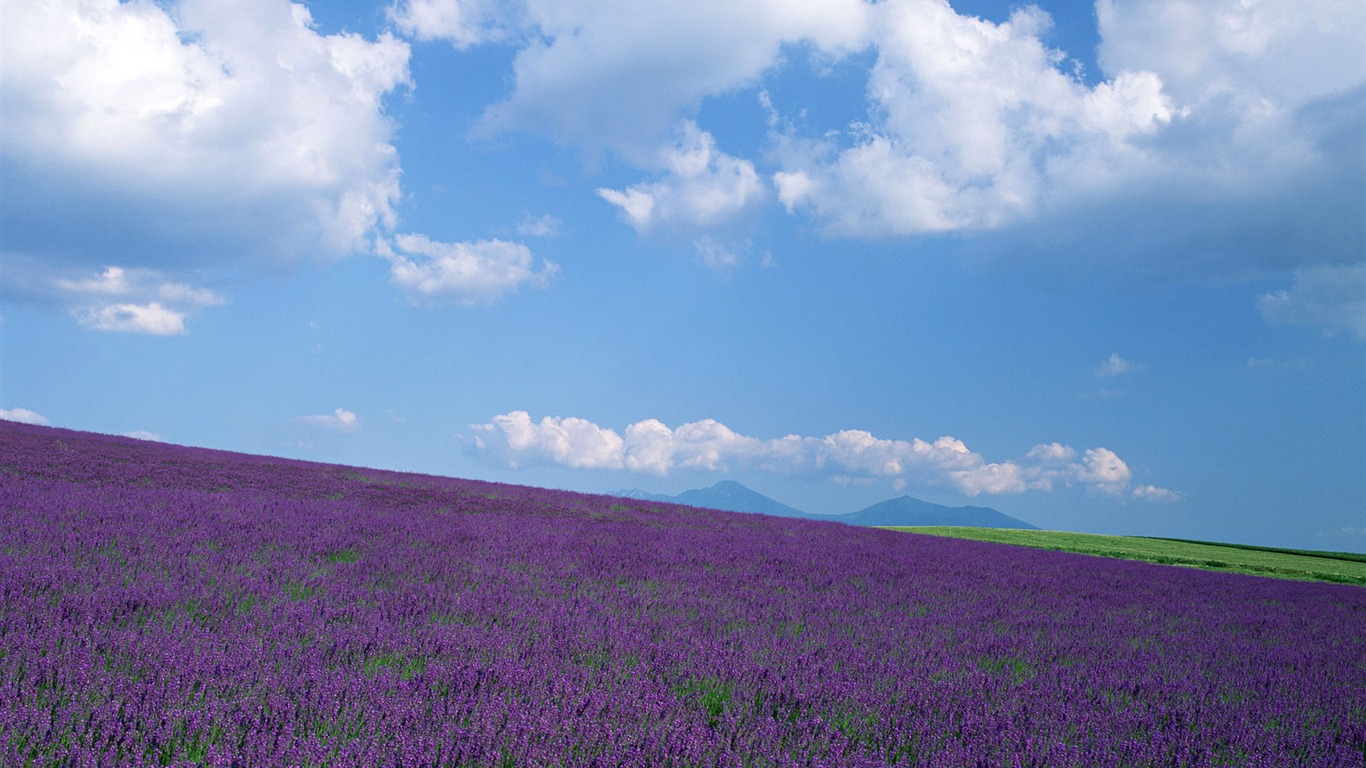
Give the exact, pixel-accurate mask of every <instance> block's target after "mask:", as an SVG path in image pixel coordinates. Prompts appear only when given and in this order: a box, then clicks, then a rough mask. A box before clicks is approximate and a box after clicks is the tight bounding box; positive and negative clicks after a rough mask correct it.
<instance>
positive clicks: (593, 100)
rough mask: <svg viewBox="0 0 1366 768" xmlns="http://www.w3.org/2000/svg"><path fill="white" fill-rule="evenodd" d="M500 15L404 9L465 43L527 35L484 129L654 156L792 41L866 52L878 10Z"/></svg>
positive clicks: (565, 7)
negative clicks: (715, 98)
mask: <svg viewBox="0 0 1366 768" xmlns="http://www.w3.org/2000/svg"><path fill="white" fill-rule="evenodd" d="M492 7H493V6H492V4H489V3H485V2H482V0H473V1H472V0H421V1H420V2H416V1H415V0H404V2H401V3H400V4H399V6H398V9H397V11H396V13H397V15H398V17H400V18H404V19H411V25H410V26H409V27H407V29H409V30H410V32H409V33H410V34H414V35H416V36H417V37H419V38H424V37H445V38H447V39H451V40H453V41H456V42H457V44H460V41H461V40H467V41H469V42H477V41H482V40H487V39H495V38H498V37H500V36H507V35H509V32H508V30H509V29H515V30H517V32H518V33H519V34H520V37H518V35H517V34H513V35H511V37H513V38H514V39H517V40H518V45H519V51H518V53H517V58H516V61H515V62H514V64H513V77H514V87H513V91H512V93H511V94H510V95H509V96H508V98H507V99H505V100H504V101H501V102H499V103H497V104H494V105H492V106H491V107H490V108H489V109H488V110H487V111H486V113H485V115H484V118H483V127H484V129H485V130H490V131H497V130H524V131H530V132H535V133H541V134H544V135H547V136H549V137H550V138H552V139H554V140H556V141H558V142H562V143H566V144H580V145H587V146H593V147H606V148H609V149H612V150H614V151H617V152H620V153H622V154H623V155H625V156H628V157H641V156H644V157H647V158H651V159H652V158H653V157H654V156H655V154H656V152H657V148H658V147H659V146H662V145H665V144H667V140H668V136H669V134H670V133H671V132H673V131H674V130H675V128H676V126H677V125H678V124H679V121H680V120H681V119H684V118H686V117H687V115H688V114H690V113H691V112H693V111H694V110H696V108H697V107H698V105H699V104H700V103H701V101H702V100H703V99H704V98H706V97H708V96H712V95H715V94H718V93H725V92H728V91H731V90H733V89H735V88H737V87H742V86H746V85H749V84H752V83H754V82H756V81H757V80H758V78H759V77H760V76H761V75H762V74H763V73H764V71H765V70H767V69H769V68H770V67H771V66H772V65H773V63H774V62H775V60H776V59H777V58H778V56H779V54H780V51H781V50H782V47H783V45H784V44H785V43H799V42H805V43H809V44H811V45H813V46H814V47H815V48H816V49H818V50H820V51H823V52H826V53H828V54H829V55H838V54H839V53H840V52H843V51H847V50H852V49H856V48H859V47H862V46H863V45H864V44H865V43H866V40H867V32H868V27H869V24H870V6H869V5H868V4H866V3H864V2H862V0H833V1H832V2H822V3H792V2H780V1H776V0H774V1H770V0H764V1H763V2H754V3H736V2H731V0H691V1H689V2H683V1H682V0H662V1H661V2H652V3H640V2H635V0H566V1H565V2H556V3H539V2H513V3H507V4H501V7H502V8H503V10H500V11H491V9H492ZM418 11H422V12H421V13H418ZM452 29H454V30H456V31H454V32H452V33H448V32H447V30H452ZM479 30H489V32H480V31H479ZM493 30H501V31H493ZM467 44H468V43H467ZM647 164H648V162H647Z"/></svg>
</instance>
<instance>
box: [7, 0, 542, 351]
mask: <svg viewBox="0 0 1366 768" xmlns="http://www.w3.org/2000/svg"><path fill="white" fill-rule="evenodd" d="M0 34H2V35H3V37H2V38H0V50H3V56H4V62H3V66H2V67H0V102H2V103H3V104H4V122H5V141H4V142H3V147H2V148H0V151H2V154H0V188H3V189H4V190H5V193H4V194H5V204H4V206H0V226H3V229H4V231H5V243H4V248H5V256H6V258H7V259H11V260H14V261H16V262H20V263H22V264H23V265H25V268H24V269H23V270H22V273H23V274H22V275H20V276H19V277H17V278H16V279H15V280H14V281H12V282H13V283H14V284H12V285H6V286H4V293H5V295H6V297H7V298H17V299H22V300H27V301H37V302H43V303H49V304H56V305H58V306H62V307H64V308H66V309H68V310H69V311H70V312H71V313H72V314H73V315H74V316H75V317H76V318H77V320H78V321H79V322H80V323H81V324H83V325H84V326H86V327H88V328H90V329H93V330H100V331H123V332H132V333H145V334H152V335H177V334H183V333H185V332H186V330H187V326H186V320H187V318H189V317H190V316H192V315H193V314H194V313H196V312H197V311H199V310H201V309H203V308H205V307H210V306H215V305H218V304H222V303H224V300H223V299H222V297H219V296H218V295H216V294H213V293H211V292H208V291H207V290H205V289H203V288H192V287H190V286H189V285H187V283H191V282H193V281H194V278H191V277H187V275H194V274H198V273H201V272H204V271H215V272H219V273H221V272H224V271H232V270H246V271H248V272H253V273H265V274H271V273H277V274H278V273H279V271H280V270H282V269H291V268H295V267H297V266H299V265H302V264H311V263H321V262H327V261H329V260H332V259H336V258H341V257H344V256H348V255H352V254H373V253H375V251H376V246H375V243H376V241H386V240H388V239H391V236H392V230H393V228H394V227H395V226H396V222H397V216H398V214H397V206H398V204H399V202H400V199H401V197H402V190H401V188H400V184H399V179H400V175H401V167H400V163H399V157H398V151H397V149H396V148H395V146H394V136H395V133H396V128H397V126H396V124H395V123H394V121H393V120H392V119H391V118H390V116H389V115H388V114H387V113H386V111H385V101H386V99H389V98H391V97H392V96H393V95H395V94H397V93H401V92H403V91H404V90H405V89H408V88H410V87H411V86H412V82H411V78H410V74H409V68H408V63H409V56H410V48H409V44H408V43H407V42H406V41H404V40H401V39H399V38H398V37H396V36H395V35H394V34H392V33H391V32H382V33H380V34H378V35H376V36H374V37H373V38H365V37H362V36H360V35H357V34H354V33H349V32H341V33H337V34H323V33H321V32H319V31H318V29H317V27H316V24H315V23H314V21H313V18H312V16H311V14H310V12H309V10H308V8H307V7H306V6H305V5H303V4H299V3H291V2H288V1H287V0H243V1H242V2H235V3H231V4H225V3H222V2H215V1H214V0H175V1H173V2H168V3H152V2H118V0H54V2H43V3H19V4H14V5H13V6H6V8H5V24H4V26H3V32H2V33H0ZM404 237H407V238H420V237H421V236H420V235H406V236H398V237H396V238H393V239H397V240H400V241H401V240H402V239H403V238H404ZM437 245H438V244H435V243H431V242H430V241H427V242H425V243H424V244H423V245H422V247H415V250H416V251H424V250H426V251H430V250H431V249H432V248H435V247H436V246H437ZM482 246H483V244H479V243H474V244H455V245H450V246H448V247H449V248H455V249H462V248H463V249H465V250H466V251H474V252H478V251H480V249H481V247H482ZM380 255H385V256H389V255H390V253H389V252H386V253H384V254H380ZM419 255H427V256H429V254H419ZM429 257H430V256H429ZM430 258H432V261H429V262H422V263H417V262H414V261H412V260H411V259H410V261H409V264H412V265H413V266H412V267H411V268H407V267H403V265H396V268H395V275H394V281H395V283H397V284H398V285H399V287H400V288H402V289H404V290H405V291H409V292H416V293H417V294H419V295H423V296H428V297H431V296H434V295H437V294H440V295H442V296H450V295H455V296H456V297H457V298H456V303H483V302H486V301H489V300H492V299H494V298H496V297H497V296H499V295H501V294H502V293H505V292H506V291H507V290H509V289H510V287H512V286H513V285H515V284H516V283H517V282H519V281H528V280H532V279H534V278H535V277H536V275H535V274H528V275H520V274H519V273H518V272H517V270H516V269H515V268H510V267H509V264H508V263H507V260H506V259H503V258H497V257H495V258H482V259H474V260H470V259H464V260H462V259H460V258H455V259H454V260H452V258H451V257H449V256H437V257H430ZM111 264H112V266H110V265H111ZM453 265H454V266H455V269H456V271H455V272H452V270H451V267H452V266H453ZM513 267H515V265H513ZM95 268H99V269H104V272H103V273H101V275H99V276H96V277H93V278H92V277H78V278H75V279H72V278H71V277H70V276H69V273H72V272H78V273H79V272H83V271H86V272H88V271H89V270H91V269H95ZM485 269H486V270H488V271H489V273H488V274H485V273H483V272H481V270H485ZM415 270H416V271H418V272H425V274H424V275H418V276H415V275H414V271H415ZM456 272H458V274H456ZM542 276H543V274H542ZM120 281H123V282H120ZM7 282H10V281H7ZM153 283H159V285H153ZM168 292H170V293H171V294H174V295H166V294H167V293H168Z"/></svg>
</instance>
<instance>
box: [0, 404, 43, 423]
mask: <svg viewBox="0 0 1366 768" xmlns="http://www.w3.org/2000/svg"><path fill="white" fill-rule="evenodd" d="M0 419H4V420H5V421H17V422H19V423H20V424H37V425H38V426H42V427H46V426H48V420H47V418H46V417H44V416H43V415H42V414H41V413H36V412H34V411H30V410H29V409H27V408H9V409H5V408H0Z"/></svg>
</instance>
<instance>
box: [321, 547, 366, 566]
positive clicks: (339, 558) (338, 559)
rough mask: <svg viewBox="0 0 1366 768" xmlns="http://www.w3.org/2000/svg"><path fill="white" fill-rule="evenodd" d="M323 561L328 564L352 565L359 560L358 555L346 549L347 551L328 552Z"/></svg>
mask: <svg viewBox="0 0 1366 768" xmlns="http://www.w3.org/2000/svg"><path fill="white" fill-rule="evenodd" d="M323 559H324V560H326V561H327V562H329V563H354V562H356V561H357V560H359V559H360V553H358V552H356V550H354V549H351V548H349V547H348V548H347V549H338V550H336V551H334V552H328V553H327V555H325V556H324V557H323Z"/></svg>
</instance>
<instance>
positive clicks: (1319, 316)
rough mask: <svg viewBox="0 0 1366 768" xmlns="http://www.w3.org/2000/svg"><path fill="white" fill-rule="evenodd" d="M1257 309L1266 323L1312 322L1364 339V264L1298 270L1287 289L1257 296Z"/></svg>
mask: <svg viewBox="0 0 1366 768" xmlns="http://www.w3.org/2000/svg"><path fill="white" fill-rule="evenodd" d="M1257 309H1258V310H1260V311H1261V313H1262V317H1263V318H1264V319H1265V320H1266V321H1267V322H1269V323H1276V324H1295V325H1315V326H1320V327H1322V328H1324V329H1325V330H1326V331H1328V332H1338V331H1346V332H1347V333H1349V334H1351V335H1352V336H1354V337H1356V338H1357V339H1362V340H1366V264H1356V265H1352V266H1317V267H1303V268H1301V269H1298V270H1296V271H1295V274H1294V281H1293V282H1292V284H1291V286H1290V287H1289V288H1287V289H1284V290H1280V291H1275V292H1273V293H1267V294H1263V295H1261V296H1260V297H1258V299H1257Z"/></svg>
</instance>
